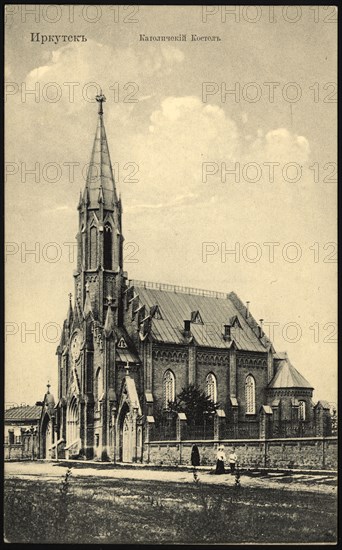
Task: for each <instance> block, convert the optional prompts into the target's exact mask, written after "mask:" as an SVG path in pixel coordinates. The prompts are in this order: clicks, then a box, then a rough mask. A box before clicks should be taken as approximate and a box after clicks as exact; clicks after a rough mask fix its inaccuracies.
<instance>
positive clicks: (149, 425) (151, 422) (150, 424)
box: [144, 416, 155, 463]
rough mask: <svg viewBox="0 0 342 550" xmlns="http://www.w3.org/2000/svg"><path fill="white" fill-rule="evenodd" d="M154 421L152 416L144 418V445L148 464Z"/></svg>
mask: <svg viewBox="0 0 342 550" xmlns="http://www.w3.org/2000/svg"><path fill="white" fill-rule="evenodd" d="M154 423H155V420H154V416H147V417H146V430H145V441H144V444H145V445H146V446H147V463H149V462H150V435H151V430H152V427H153V426H154Z"/></svg>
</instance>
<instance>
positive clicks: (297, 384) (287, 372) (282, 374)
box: [268, 359, 313, 389]
mask: <svg viewBox="0 0 342 550" xmlns="http://www.w3.org/2000/svg"><path fill="white" fill-rule="evenodd" d="M268 388H310V389H313V387H312V386H311V384H310V382H308V381H307V380H306V378H304V376H303V375H302V374H300V372H298V371H297V369H295V368H294V366H293V365H291V363H290V361H289V359H282V360H281V361H280V362H279V366H278V370H277V372H276V374H275V376H274V377H273V378H272V380H271V382H270V383H269V384H268Z"/></svg>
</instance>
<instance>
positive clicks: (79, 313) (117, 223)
mask: <svg viewBox="0 0 342 550" xmlns="http://www.w3.org/2000/svg"><path fill="white" fill-rule="evenodd" d="M105 100H106V98H105V96H104V95H103V94H102V92H101V93H100V94H99V95H97V96H96V101H97V103H98V113H97V118H98V121H97V128H96V133H95V139H94V145H93V149H92V153H91V159H90V164H89V168H88V173H87V179H86V184H85V188H84V190H83V193H82V197H81V198H80V202H79V205H78V211H79V228H78V234H77V237H76V238H77V246H78V248H77V269H76V271H75V273H74V277H75V296H77V300H78V303H77V305H76V307H74V311H73V315H74V325H75V324H76V323H81V322H82V321H83V318H84V317H87V316H88V315H89V314H90V313H91V314H92V317H93V318H94V319H96V320H97V321H99V322H100V323H101V324H102V325H104V323H105V319H106V305H107V304H106V303H105V296H106V295H108V294H110V295H111V296H113V300H114V303H115V304H116V306H115V308H113V311H112V315H113V318H114V321H115V323H120V322H121V318H122V292H123V288H124V277H125V275H124V271H123V240H124V239H123V235H122V222H121V217H122V205H121V200H119V198H118V195H117V193H116V188H115V180H114V175H113V171H112V165H111V160H110V155H109V148H108V143H107V137H106V131H105V127H104V121H103V118H104V115H103V103H104V102H105ZM90 297H91V299H90Z"/></svg>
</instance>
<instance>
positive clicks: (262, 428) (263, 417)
mask: <svg viewBox="0 0 342 550" xmlns="http://www.w3.org/2000/svg"><path fill="white" fill-rule="evenodd" d="M272 415H273V411H272V409H271V407H270V406H269V405H262V406H261V408H260V416H259V439H267V437H268V434H269V429H270V422H271V419H272Z"/></svg>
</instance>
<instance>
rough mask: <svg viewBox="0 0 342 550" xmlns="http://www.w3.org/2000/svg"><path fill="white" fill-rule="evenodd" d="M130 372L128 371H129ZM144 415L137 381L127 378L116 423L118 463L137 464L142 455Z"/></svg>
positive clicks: (122, 389) (122, 388) (123, 386)
mask: <svg viewBox="0 0 342 550" xmlns="http://www.w3.org/2000/svg"><path fill="white" fill-rule="evenodd" d="M127 370H128V369H127ZM141 420H142V414H141V407H140V403H139V398H138V394H137V390H136V386H135V381H134V379H133V377H131V376H130V375H129V374H128V373H127V375H126V376H125V378H124V380H123V383H122V387H121V396H120V405H119V412H118V416H117V421H116V430H115V431H116V438H115V439H116V441H115V444H116V445H115V447H116V451H117V452H116V453H115V455H116V457H117V461H118V462H126V463H131V462H136V461H137V460H140V459H141V454H142V426H141Z"/></svg>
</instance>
